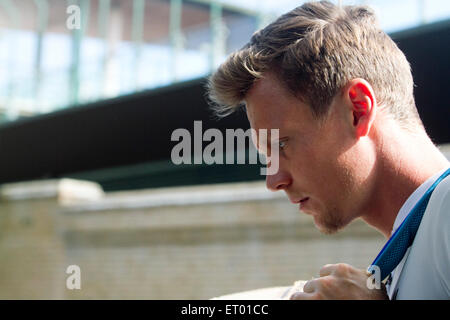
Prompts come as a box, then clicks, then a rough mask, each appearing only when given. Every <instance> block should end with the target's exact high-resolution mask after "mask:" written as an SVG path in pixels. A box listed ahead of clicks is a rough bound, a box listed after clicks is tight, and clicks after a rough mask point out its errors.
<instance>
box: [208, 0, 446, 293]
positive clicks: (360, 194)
mask: <svg viewBox="0 0 450 320" xmlns="http://www.w3.org/2000/svg"><path fill="white" fill-rule="evenodd" d="M209 91H210V97H211V100H212V101H213V102H214V107H215V110H216V111H217V112H218V113H219V114H221V115H226V114H229V113H231V112H233V111H234V110H236V109H237V108H238V107H239V105H242V104H245V106H246V112H247V116H248V119H249V121H250V124H251V127H252V128H253V129H256V132H258V130H259V129H279V140H278V141H277V142H278V146H279V164H278V165H279V170H278V172H277V173H276V174H274V175H268V176H267V179H266V181H267V187H268V188H269V189H270V190H273V191H278V190H283V191H284V192H286V194H287V195H288V197H289V198H290V200H291V201H292V202H293V203H296V204H299V206H300V208H301V211H302V212H304V213H306V214H309V215H311V216H312V217H313V219H314V222H315V225H316V226H317V227H318V228H319V229H320V230H321V231H323V232H324V233H334V232H336V231H338V230H339V229H341V228H344V227H345V226H346V225H348V224H349V223H350V222H351V221H352V220H354V219H356V218H362V219H363V220H364V221H365V222H367V223H368V224H369V225H371V226H373V227H374V228H376V229H377V230H379V231H380V232H381V233H383V234H384V235H385V236H386V238H389V237H391V235H393V234H394V232H395V231H396V230H397V229H398V230H399V231H401V232H405V230H406V231H407V232H409V231H408V230H410V229H411V228H413V227H414V226H413V227H411V226H406V227H405V226H404V225H407V222H408V221H409V220H411V219H409V220H408V219H405V217H406V216H408V217H411V216H413V215H414V214H416V211H417V210H416V209H417V208H416V209H414V210H413V208H414V206H415V205H416V203H418V202H419V200H420V201H422V200H421V199H422V198H425V196H424V195H426V194H428V193H429V192H428V193H427V191H428V189H430V186H432V185H433V183H434V182H436V186H435V185H433V187H432V188H431V189H430V190H431V191H432V194H431V198H430V199H429V202H428V204H427V205H426V206H424V208H426V209H425V211H423V210H422V213H421V214H422V215H423V218H422V219H419V220H418V221H419V223H420V227H418V224H417V226H416V228H415V229H414V231H413V233H412V234H413V236H412V237H410V238H411V239H412V240H410V242H409V243H407V245H406V246H404V247H405V248H404V249H402V250H403V251H401V253H400V254H398V252H400V251H398V250H397V248H394V252H395V253H396V254H397V256H395V257H394V258H395V259H397V260H395V259H394V260H395V261H394V260H392V259H391V260H389V259H388V260H386V259H385V261H384V262H386V261H387V262H388V264H389V263H390V264H392V263H394V265H393V266H392V267H391V269H393V268H395V269H394V270H391V269H388V268H387V267H386V268H385V267H383V268H384V271H385V272H386V271H387V274H390V276H389V278H388V279H385V280H387V291H386V289H385V287H384V286H381V289H372V288H371V287H370V286H368V281H367V280H368V277H369V276H370V274H368V273H367V272H365V271H361V270H358V269H356V268H354V267H352V266H350V265H347V264H337V265H326V266H324V267H323V268H322V269H321V270H320V277H319V278H317V279H313V280H311V281H308V282H307V283H306V284H305V286H304V288H303V292H300V293H296V294H293V295H292V297H291V299H386V298H388V297H389V298H391V299H394V298H397V299H449V298H450V267H449V266H450V212H449V211H450V178H448V177H445V176H442V177H441V175H442V174H443V173H445V174H448V172H447V169H448V168H449V167H450V164H449V162H448V160H447V159H446V158H445V157H444V156H443V155H442V153H441V152H440V151H439V150H438V149H437V148H436V146H435V145H434V144H433V143H432V141H431V140H430V138H429V137H428V136H427V134H426V132H425V129H424V127H423V124H422V122H421V120H420V118H419V115H418V112H417V109H416V106H415V102H414V97H413V79H412V75H411V70H410V66H409V64H408V62H407V60H406V58H405V56H404V54H403V53H402V52H401V51H400V50H399V49H398V47H397V46H396V45H395V43H394V42H393V41H392V40H391V39H390V38H389V37H388V36H387V35H386V34H385V33H384V32H383V31H381V30H380V29H379V27H378V25H377V22H376V18H375V16H374V14H373V12H372V11H371V10H370V9H369V8H367V7H362V6H345V7H339V6H336V5H334V4H332V3H330V2H326V1H323V2H311V3H305V4H304V5H302V6H300V7H298V8H296V9H294V10H292V11H291V12H289V13H287V14H285V15H283V16H281V17H280V18H278V19H277V20H276V21H275V22H273V23H272V24H270V25H269V26H267V27H266V28H264V29H262V30H260V31H258V32H256V33H255V34H254V35H253V36H252V38H251V40H250V42H249V43H248V44H247V45H246V46H244V47H243V48H242V49H241V50H239V51H237V52H234V53H233V54H231V55H230V56H229V57H228V59H227V60H226V61H225V62H224V63H223V64H222V65H221V66H220V67H219V69H218V70H217V71H216V72H215V73H214V74H213V75H212V76H211V78H210V81H209ZM267 152H268V153H270V152H271V151H270V148H269V149H268V150H267ZM438 178H440V179H439V180H438ZM433 188H435V189H433ZM413 211H414V212H413ZM410 213H411V214H410ZM419 216H420V217H422V216H421V215H420V214H419ZM406 220H408V221H406ZM403 221H405V223H404V224H403V225H402V228H401V230H400V228H399V226H400V225H401V224H402V222H403ZM420 221H421V222H420ZM408 223H409V222H408ZM409 233H410V232H409ZM409 233H408V234H409ZM414 235H415V237H414ZM395 238H396V239H397V238H398V237H397V236H396V237H395ZM396 239H393V240H391V241H390V243H389V246H390V245H392V243H394V244H395V245H397V246H398V245H399V243H400V242H399V241H398V240H396ZM389 246H387V247H389ZM406 248H408V249H407V251H406V252H405V250H406ZM386 249H389V248H386ZM391 249H392V248H391ZM380 265H381V264H380ZM391 271H392V272H391ZM382 280H383V279H382ZM378 288H380V287H378Z"/></svg>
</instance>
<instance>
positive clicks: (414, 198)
mask: <svg viewBox="0 0 450 320" xmlns="http://www.w3.org/2000/svg"><path fill="white" fill-rule="evenodd" d="M448 168H449V167H447V168H445V169H442V170H441V171H439V172H438V173H436V174H435V175H433V176H432V177H430V178H428V180H427V181H425V182H424V183H422V184H421V185H420V186H419V187H418V188H417V189H416V190H415V191H414V192H413V193H412V194H411V195H410V196H409V198H408V199H407V200H406V201H405V203H404V204H403V206H402V207H401V208H400V211H399V212H398V214H397V217H396V218H395V221H394V226H393V227H392V232H391V235H393V234H394V232H395V230H397V228H398V227H399V226H400V225H401V224H402V222H403V220H405V218H406V216H407V215H408V214H409V212H410V211H411V210H412V208H413V207H414V205H415V204H416V203H417V202H418V201H419V200H420V198H421V197H422V196H423V195H424V194H425V192H426V191H427V190H428V188H429V187H431V185H432V184H433V183H434V181H436V180H437V179H438V178H439V177H440V176H441V175H442V174H443V173H444V172H445V171H446V170H447V169H448Z"/></svg>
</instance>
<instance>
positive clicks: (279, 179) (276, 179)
mask: <svg viewBox="0 0 450 320" xmlns="http://www.w3.org/2000/svg"><path fill="white" fill-rule="evenodd" d="M291 183H292V179H291V176H290V175H289V174H288V173H287V172H282V171H278V172H277V173H276V174H273V175H267V176H266V186H267V189H269V190H270V191H278V190H284V189H286V188H287V187H288V186H289V185H290V184H291Z"/></svg>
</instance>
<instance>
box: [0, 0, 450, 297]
mask: <svg viewBox="0 0 450 320" xmlns="http://www.w3.org/2000/svg"><path fill="white" fill-rule="evenodd" d="M303 2H304V1H291V0H277V1H269V0H255V1H253V0H252V1H250V0H248V1H238V0H221V1H219V0H218V1H212V0H211V1H209V0H78V1H75V0H74V1H65V0H0V48H1V50H0V184H1V185H0V299H92V298H95V299H208V298H211V297H214V296H219V295H224V294H228V293H232V292H237V291H244V290H250V289H256V288H263V287H270V286H287V285H290V284H292V283H293V282H294V281H296V280H299V279H306V280H308V279H310V278H311V277H312V276H317V273H318V270H319V268H320V267H321V266H322V265H324V264H326V263H337V262H347V263H350V264H353V265H355V266H357V267H360V268H365V267H367V266H368V264H369V263H370V262H371V261H372V259H373V258H374V257H375V255H376V254H377V252H378V251H379V250H380V249H381V247H382V245H383V243H384V239H383V237H382V236H381V235H380V234H378V233H377V232H376V231H375V230H373V229H371V228H369V227H368V226H367V225H365V224H364V223H363V222H361V221H355V222H354V223H352V224H351V225H350V226H349V227H348V228H347V229H345V230H344V231H342V232H340V233H338V234H336V235H332V236H326V235H322V234H320V233H319V232H318V231H317V230H316V229H315V227H314V225H313V222H312V220H311V219H310V217H309V216H306V215H302V214H300V213H299V212H298V207H297V206H294V205H292V204H290V202H289V201H288V200H287V198H286V197H285V196H284V195H283V194H281V193H270V192H268V191H267V190H266V189H265V186H264V181H263V180H262V179H263V176H261V175H259V169H260V166H258V165H206V164H198V165H174V164H173V163H172V162H171V160H170V153H171V149H172V147H173V146H174V144H175V142H172V141H171V139H170V138H171V134H172V132H173V130H174V129H176V128H186V129H188V130H189V131H191V132H193V123H194V120H201V121H202V123H203V130H206V129H208V128H218V129H219V130H221V131H222V132H224V130H225V129H226V128H232V129H236V128H243V129H247V128H248V126H249V124H248V122H247V120H246V118H245V115H244V114H243V113H240V114H239V113H238V114H235V115H233V116H230V117H228V118H226V119H222V120H220V121H217V120H215V119H214V118H213V117H212V115H211V112H209V111H208V107H207V103H206V101H205V90H204V85H205V79H206V78H205V77H207V76H208V75H209V74H210V73H211V72H212V71H213V70H214V69H215V68H216V67H217V66H218V65H219V64H220V63H221V62H222V61H223V60H224V59H225V57H226V56H227V54H229V53H230V52H232V51H234V50H236V49H238V48H240V47H242V46H243V45H244V44H245V43H246V41H248V39H249V38H250V37H251V35H252V34H253V32H255V31H256V30H257V29H259V28H261V27H264V26H265V25H267V24H268V23H269V22H270V21H272V20H273V19H274V18H276V17H277V16H279V15H280V14H282V13H285V12H287V11H288V10H290V9H292V8H294V7H296V6H298V5H300V4H302V3H303ZM336 2H341V3H342V4H368V5H370V6H372V7H373V8H374V9H375V10H376V12H377V13H378V16H379V20H380V24H381V26H382V27H383V29H384V30H385V31H386V32H388V33H389V34H390V35H391V36H392V37H393V39H394V40H395V41H396V42H397V43H398V45H399V47H400V48H401V49H402V50H403V51H404V52H405V54H406V56H407V58H408V60H409V61H410V63H411V66H412V70H413V75H414V78H415V83H416V91H415V95H416V102H417V105H418V109H419V112H420V114H421V117H422V119H423V121H424V123H425V126H426V128H427V131H428V133H429V134H430V136H431V137H432V138H433V140H434V141H435V142H436V144H438V145H439V146H440V147H441V148H442V150H443V152H444V153H445V154H446V155H447V157H449V156H450V147H449V145H448V143H450V129H449V119H450V107H449V106H448V104H447V103H446V101H449V100H450V90H448V76H449V75H450V60H449V59H448V57H449V55H450V2H449V1H447V0H402V1H389V0H373V1H336ZM73 6H76V7H73ZM74 8H75V11H74ZM77 8H78V9H79V11H77V10H76V9H77ZM78 13H79V15H78V16H77V14H78ZM77 18H80V21H79V28H72V27H73V26H75V27H76V26H77V21H76V20H73V19H77ZM238 151H239V150H238ZM239 152H241V151H239ZM69 265H77V266H79V267H80V269H81V289H79V290H77V289H75V290H69V289H68V288H67V287H66V279H67V278H68V277H69V274H66V269H67V267H68V266H69Z"/></svg>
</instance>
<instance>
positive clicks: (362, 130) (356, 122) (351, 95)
mask: <svg viewBox="0 0 450 320" xmlns="http://www.w3.org/2000/svg"><path fill="white" fill-rule="evenodd" d="M344 94H345V95H346V96H347V97H346V100H347V101H348V102H349V104H348V105H349V107H350V109H351V112H352V115H353V128H354V130H355V133H356V135H357V137H363V136H367V135H368V134H369V132H370V129H371V127H372V124H373V122H374V120H375V114H376V108H377V104H376V100H375V94H374V92H373V88H372V86H371V85H370V84H369V83H368V82H367V81H366V80H364V79H353V80H350V81H349V83H348V84H347V86H346V87H345V89H344Z"/></svg>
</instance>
